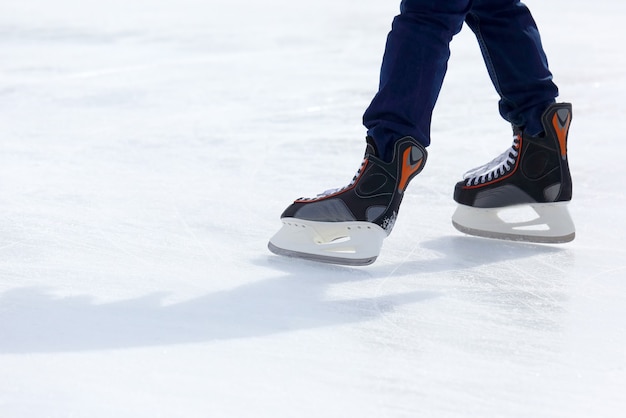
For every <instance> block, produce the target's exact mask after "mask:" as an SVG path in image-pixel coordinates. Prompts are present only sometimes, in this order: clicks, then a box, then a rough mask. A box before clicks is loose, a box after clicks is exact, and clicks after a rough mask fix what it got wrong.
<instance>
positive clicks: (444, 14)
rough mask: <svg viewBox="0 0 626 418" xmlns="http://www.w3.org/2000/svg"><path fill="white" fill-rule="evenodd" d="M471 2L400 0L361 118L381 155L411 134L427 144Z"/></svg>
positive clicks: (462, 0) (388, 153)
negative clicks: (452, 50) (453, 44)
mask: <svg viewBox="0 0 626 418" xmlns="http://www.w3.org/2000/svg"><path fill="white" fill-rule="evenodd" d="M470 3H471V1H470V0H445V1H442V0H403V1H402V3H401V5H400V15H398V16H396V18H395V19H394V21H393V25H392V29H391V32H390V33H389V36H388V38H387V44H386V47H385V53H384V56H383V63H382V67H381V72H380V86H379V91H378V93H377V94H376V95H375V97H374V98H373V100H372V102H371V104H370V106H369V107H368V109H367V110H366V111H365V114H364V116H363V124H364V125H365V127H366V128H367V129H368V135H369V136H371V137H373V138H374V140H375V142H376V144H377V146H378V149H379V151H380V154H381V157H382V158H383V159H385V160H389V159H390V158H391V156H392V152H393V147H394V143H395V142H396V141H397V140H398V139H400V138H403V137H405V136H411V137H413V138H415V139H416V140H417V141H419V142H420V143H421V144H422V145H423V146H428V145H429V144H430V124H431V116H432V112H433V108H434V106H435V102H436V101H437V97H438V95H439V91H440V89H441V85H442V83H443V79H444V76H445V73H446V70H447V63H448V58H449V56H450V49H449V43H450V41H451V40H452V37H453V36H454V35H455V34H457V33H458V32H459V31H460V30H461V27H462V24H463V21H464V19H465V16H466V13H467V12H468V10H469V7H470Z"/></svg>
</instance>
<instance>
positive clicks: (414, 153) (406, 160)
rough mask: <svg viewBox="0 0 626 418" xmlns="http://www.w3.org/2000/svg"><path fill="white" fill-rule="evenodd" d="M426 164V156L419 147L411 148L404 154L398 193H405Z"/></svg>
mask: <svg viewBox="0 0 626 418" xmlns="http://www.w3.org/2000/svg"><path fill="white" fill-rule="evenodd" d="M423 162H424V154H423V153H422V151H420V149H419V148H417V147H409V148H407V149H405V150H404V153H403V154H402V168H401V169H400V182H399V183H398V191H399V192H400V193H402V192H404V190H405V189H406V186H407V185H408V184H409V180H411V178H412V177H413V176H414V175H415V174H416V173H418V172H419V170H420V168H421V167H422V163H423Z"/></svg>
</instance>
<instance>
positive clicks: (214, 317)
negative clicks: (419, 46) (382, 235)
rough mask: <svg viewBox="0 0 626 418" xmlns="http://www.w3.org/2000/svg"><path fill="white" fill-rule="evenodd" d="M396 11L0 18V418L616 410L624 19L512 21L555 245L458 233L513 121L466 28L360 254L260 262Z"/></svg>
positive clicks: (357, 102) (315, 188) (115, 0)
mask: <svg viewBox="0 0 626 418" xmlns="http://www.w3.org/2000/svg"><path fill="white" fill-rule="evenodd" d="M398 3H399V2H398V1H396V0H384V1H383V0H380V1H375V0H367V1H363V0H348V1H337V0H316V1H314V2H304V3H303V2H295V1H287V0H269V1H251V0H250V1H243V2H237V1H232V0H202V1H201V0H177V1H173V0H150V1H148V0H138V1H132V2H129V1H122V0H110V1H106V2H103V1H100V0H98V1H88V0H82V1H78V0H55V1H48V0H20V1H9V0H7V1H3V2H2V3H1V4H0V417H2V418H4V417H11V418H15V417H37V418H41V417H89V418H97V417H133V418H139V417H185V418H192V417H315V418H319V417H418V416H420V417H422V416H423V417H481V418H483V417H591V416H595V417H622V416H624V414H625V413H626V412H624V409H625V407H626V397H625V396H626V395H624V388H626V283H625V280H626V257H625V255H626V246H625V244H624V232H625V226H626V222H625V220H624V206H625V199H624V192H623V190H624V184H623V181H624V163H623V160H624V151H625V146H624V138H623V136H624V133H623V124H624V117H625V116H626V113H625V112H624V97H625V86H626V71H625V68H626V58H625V56H624V50H623V47H624V41H625V40H626V39H625V36H624V33H623V29H622V24H623V19H624V16H625V15H626V6H625V5H624V3H623V2H621V1H612V0H597V1H595V2H593V3H592V4H590V2H588V1H582V0H570V1H565V0H551V1H539V0H532V1H528V5H529V6H530V8H531V10H532V11H533V14H534V16H535V18H536V20H537V22H538V24H539V27H540V29H541V33H542V37H543V41H544V46H545V49H546V51H547V53H548V57H549V62H550V65H551V69H552V71H553V73H554V74H555V81H556V82H557V84H558V85H559V87H560V91H561V96H560V98H559V100H563V101H568V102H572V103H573V104H574V119H573V122H572V127H571V131H570V144H569V150H570V164H571V168H572V174H573V178H574V200H573V202H572V204H571V205H570V211H571V213H572V216H573V218H574V221H575V223H576V226H577V238H576V240H575V241H574V242H572V243H570V244H565V245H561V246H556V245H555V246H549V245H530V244H517V243H507V242H499V241H490V240H483V239H478V238H471V237H466V236H463V235H462V234H460V233H458V232H457V231H456V230H454V229H453V227H452V226H451V223H450V216H451V214H452V212H453V211H454V208H455V204H454V202H453V200H452V190H453V186H454V183H455V182H456V181H458V180H459V179H460V177H461V175H462V173H463V172H464V171H466V170H467V169H470V168H472V167H475V166H477V165H481V164H483V163H485V162H487V161H488V160H490V159H492V158H493V157H495V156H496V155H498V154H499V153H500V152H502V151H504V149H506V148H507V147H508V146H509V145H510V141H511V132H510V128H509V126H508V124H507V123H506V122H504V121H502V120H501V119H500V117H499V115H498V112H497V96H496V94H495V92H494V90H493V87H492V86H491V84H490V81H489V79H488V77H487V73H486V70H485V68H484V65H483V63H482V58H481V56H480V53H479V49H478V46H477V44H476V41H475V39H474V37H473V34H472V33H471V31H469V30H468V28H464V30H463V31H462V33H461V34H459V35H458V36H457V38H455V40H454V41H453V43H452V57H451V60H450V69H449V72H448V75H447V78H446V80H445V83H444V87H443V90H442V92H441V96H440V100H439V102H438V105H437V109H436V111H435V114H434V119H433V128H432V141H433V143H432V146H431V147H430V148H429V153H430V155H429V161H428V164H427V166H426V168H425V170H424V171H423V172H422V174H420V175H419V176H418V177H417V178H416V179H415V180H414V181H413V182H412V184H411V186H410V188H409V190H408V191H407V195H406V197H405V200H404V203H403V206H402V210H401V212H400V218H399V220H398V222H397V224H396V227H395V230H394V232H393V234H392V235H391V236H390V237H389V238H388V239H386V240H385V244H384V247H383V250H382V253H381V255H380V257H379V259H378V261H377V262H376V263H375V264H374V265H372V266H369V267H364V268H347V267H339V266H327V265H319V264H315V263H310V262H303V261H294V260H290V259H285V258H281V257H277V256H274V255H272V254H270V253H269V252H268V251H267V249H266V244H267V241H268V239H269V238H270V237H271V236H272V234H274V232H276V230H278V228H279V227H280V221H279V216H280V213H281V212H282V210H283V209H284V208H285V207H286V206H287V205H288V204H289V203H290V202H291V201H292V200H293V199H294V198H297V197H300V196H311V195H315V194H316V193H318V192H321V191H322V190H325V189H328V188H332V187H339V186H343V185H344V184H346V183H347V182H349V180H350V179H351V178H352V175H353V174H354V172H355V170H356V169H357V168H358V165H359V164H360V162H361V157H362V154H363V150H364V146H365V143H364V136H365V131H364V128H363V127H362V126H361V116H362V113H363V111H364V110H365V108H366V107H367V105H368V104H369V101H370V99H371V98H372V96H373V95H374V93H375V91H376V87H377V80H378V70H379V66H380V61H381V57H382V52H383V48H384V43H385V38H386V34H387V32H388V30H389V28H390V24H391V20H392V18H393V16H394V15H395V14H396V13H397V11H398Z"/></svg>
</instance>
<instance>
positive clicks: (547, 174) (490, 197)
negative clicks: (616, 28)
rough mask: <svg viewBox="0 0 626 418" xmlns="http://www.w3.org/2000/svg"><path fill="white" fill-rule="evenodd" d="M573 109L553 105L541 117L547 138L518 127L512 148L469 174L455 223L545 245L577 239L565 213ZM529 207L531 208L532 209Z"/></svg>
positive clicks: (459, 190) (459, 188)
mask: <svg viewBox="0 0 626 418" xmlns="http://www.w3.org/2000/svg"><path fill="white" fill-rule="evenodd" d="M571 120H572V105H571V104H569V103H557V104H553V105H551V106H550V107H549V108H548V109H547V110H546V111H545V112H544V114H543V116H542V124H543V127H544V130H545V134H543V135H541V136H537V137H532V136H529V135H527V134H526V133H524V132H523V130H520V129H517V128H514V137H513V146H512V147H511V148H510V149H508V150H507V151H505V152H504V153H503V154H502V155H500V156H499V157H498V158H496V159H494V160H493V161H491V162H490V163H487V164H485V165H483V166H481V167H478V168H475V169H473V170H470V171H468V172H467V173H465V175H464V180H463V181H461V182H459V183H457V184H456V187H455V190H454V200H456V201H457V202H458V203H459V206H458V208H457V210H456V212H455V213H454V215H453V216H452V224H453V225H454V226H455V227H456V228H457V229H458V230H459V231H461V232H464V233H467V234H471V235H478V236H483V237H488V238H500V239H508V240H515V241H530V242H543V243H561V242H568V241H571V240H573V239H574V236H575V229H574V223H573V222H572V219H571V217H570V215H569V212H568V210H567V204H568V202H569V201H570V200H571V199H572V179H571V176H570V171H569V165H568V161H567V135H568V131H569V126H570V122H571ZM529 208H530V210H529Z"/></svg>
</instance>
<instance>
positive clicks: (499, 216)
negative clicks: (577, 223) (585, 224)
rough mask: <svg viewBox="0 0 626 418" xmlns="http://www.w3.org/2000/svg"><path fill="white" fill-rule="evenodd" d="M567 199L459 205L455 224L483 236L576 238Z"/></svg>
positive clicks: (535, 239)
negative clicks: (491, 205) (489, 205)
mask: <svg viewBox="0 0 626 418" xmlns="http://www.w3.org/2000/svg"><path fill="white" fill-rule="evenodd" d="M567 203H568V202H558V203H534V204H528V205H517V206H509V207H505V208H488V209H483V208H474V207H471V206H466V205H459V206H458V207H457V209H456V211H455V212H454V214H453V215H452V225H454V227H455V228H456V229H458V230H459V231H461V232H463V233H466V234H469V235H476V236H479V237H486V238H497V239H505V240H512V241H526V242H538V243H549V244H558V243H564V242H569V241H572V240H573V239H574V237H575V235H576V233H575V228H574V222H573V221H572V218H571V216H570V214H569V211H568V210H567Z"/></svg>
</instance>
